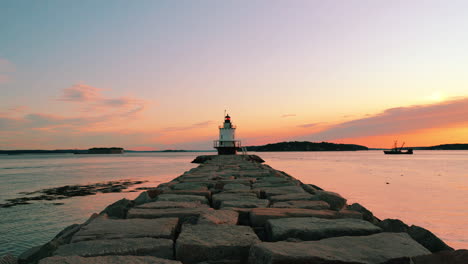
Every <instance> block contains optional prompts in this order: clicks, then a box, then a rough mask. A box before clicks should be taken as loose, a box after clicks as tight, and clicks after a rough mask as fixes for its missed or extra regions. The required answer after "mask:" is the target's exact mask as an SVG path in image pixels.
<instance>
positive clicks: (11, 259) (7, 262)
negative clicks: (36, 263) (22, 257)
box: [0, 254, 18, 264]
mask: <svg viewBox="0 0 468 264" xmlns="http://www.w3.org/2000/svg"><path fill="white" fill-rule="evenodd" d="M17 263H18V259H17V258H16V257H15V256H13V255H11V254H6V255H5V256H2V257H0V264H17Z"/></svg>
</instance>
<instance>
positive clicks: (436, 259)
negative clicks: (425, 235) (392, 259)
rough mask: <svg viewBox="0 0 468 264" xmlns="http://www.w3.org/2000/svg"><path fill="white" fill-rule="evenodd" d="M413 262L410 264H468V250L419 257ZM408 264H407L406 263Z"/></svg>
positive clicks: (413, 259) (409, 263)
mask: <svg viewBox="0 0 468 264" xmlns="http://www.w3.org/2000/svg"><path fill="white" fill-rule="evenodd" d="M411 260H412V263H411V262H407V263H408V264H441V263H447V264H448V263H450V264H466V263H468V250H467V249H459V250H455V251H441V252H438V253H434V254H430V255H424V256H418V257H414V258H411ZM405 264H406V263H405Z"/></svg>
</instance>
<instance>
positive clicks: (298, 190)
mask: <svg viewBox="0 0 468 264" xmlns="http://www.w3.org/2000/svg"><path fill="white" fill-rule="evenodd" d="M206 157H207V156H204V157H198V158H197V159H196V160H197V162H200V163H201V164H200V165H199V166H198V167H196V168H194V169H191V170H190V171H187V172H185V173H184V174H182V175H181V176H179V177H177V178H175V179H174V180H172V181H170V182H168V183H164V184H161V185H159V186H158V187H157V188H155V189H151V190H147V191H145V192H142V193H141V194H140V195H139V196H138V197H137V198H136V199H135V200H132V201H131V200H126V199H122V200H120V201H117V202H116V203H114V204H112V205H109V206H108V207H107V208H106V209H105V210H104V211H103V212H101V213H100V214H95V215H93V216H92V217H91V218H90V219H89V220H88V221H87V222H85V223H83V224H80V225H72V226H70V227H68V228H66V229H65V230H63V231H62V232H61V233H59V234H58V235H57V236H56V237H55V238H54V239H53V240H52V241H50V242H49V243H47V244H45V245H42V246H39V247H36V248H33V249H31V250H29V251H27V252H25V253H23V254H22V255H20V256H19V258H18V263H40V264H55V263H77V264H78V263H161V264H163V263H171V264H175V263H183V264H192V263H193V264H195V263H199V264H201V263H205V264H206V263H211V264H221V263H223V264H224V263H226V264H234V263H266V264H282V263H321V264H326V263H354V264H356V263H368V264H370V263H387V264H390V263H468V262H467V258H468V251H466V250H457V251H453V250H452V249H451V248H450V247H449V246H447V245H446V244H445V243H444V242H443V241H442V240H440V239H438V238H437V237H436V236H435V235H434V234H432V233H431V232H429V231H428V230H426V229H424V228H421V227H415V226H411V227H410V226H407V225H406V224H404V223H403V222H401V221H398V220H390V219H387V220H384V221H380V220H379V219H377V218H376V217H375V216H374V215H373V214H372V212H370V211H369V210H367V209H366V208H364V207H363V206H361V205H359V204H353V205H348V204H347V203H346V199H345V198H343V197H342V196H340V195H339V194H337V193H333V192H329V191H326V190H322V189H320V188H318V187H317V186H315V185H310V184H304V183H302V182H300V181H299V180H297V179H295V178H293V177H291V176H290V175H288V174H286V173H284V172H281V171H277V170H275V169H273V168H271V167H270V166H268V165H262V164H261V163H260V162H258V160H261V159H260V158H258V159H257V158H254V159H252V158H251V157H244V156H241V155H237V156H236V155H226V156H208V157H209V158H206ZM435 252H437V253H435ZM440 260H443V261H446V262H440ZM438 261H439V262H438Z"/></svg>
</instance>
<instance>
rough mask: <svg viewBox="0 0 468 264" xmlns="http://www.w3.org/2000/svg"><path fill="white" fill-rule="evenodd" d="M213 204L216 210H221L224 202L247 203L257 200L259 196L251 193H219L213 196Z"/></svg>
mask: <svg viewBox="0 0 468 264" xmlns="http://www.w3.org/2000/svg"><path fill="white" fill-rule="evenodd" d="M211 199H212V204H213V207H214V208H220V206H221V203H222V202H223V201H245V200H252V199H257V195H256V194H255V193H251V192H241V193H224V192H223V193H217V194H213V196H212V198H211Z"/></svg>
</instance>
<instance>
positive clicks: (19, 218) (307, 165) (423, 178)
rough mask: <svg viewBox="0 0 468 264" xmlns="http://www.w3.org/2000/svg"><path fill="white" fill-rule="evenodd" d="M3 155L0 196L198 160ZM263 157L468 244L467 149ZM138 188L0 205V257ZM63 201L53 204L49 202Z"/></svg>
mask: <svg viewBox="0 0 468 264" xmlns="http://www.w3.org/2000/svg"><path fill="white" fill-rule="evenodd" d="M206 154H214V153H195V152H180V153H126V154H123V155H72V154H51V155H14V156H7V155H0V203H5V199H10V198H18V197H21V196H22V195H21V194H19V193H20V192H32V191H36V190H40V189H44V188H50V187H59V186H64V185H74V184H92V183H98V182H105V181H111V180H123V179H130V180H145V181H148V182H145V183H143V184H140V185H135V186H132V187H130V188H129V190H133V189H135V188H137V187H152V186H157V185H158V184H159V183H162V182H166V181H169V180H171V179H173V178H175V177H177V176H179V175H181V174H182V173H183V172H184V171H187V170H189V169H190V168H193V167H195V166H197V165H196V164H192V163H190V162H191V161H192V160H193V159H194V158H195V157H196V156H197V155H206ZM251 154H257V155H259V156H260V157H262V158H263V159H264V160H265V161H266V164H269V165H270V166H272V167H273V168H275V169H278V170H282V171H285V172H287V173H288V174H290V175H292V176H294V177H296V178H298V179H300V180H301V181H302V182H304V183H312V184H315V185H318V186H320V187H322V188H323V189H325V190H329V191H335V192H338V193H340V194H341V195H343V196H344V197H345V198H347V199H348V203H353V202H359V203H360V204H362V205H364V206H365V207H366V208H368V209H369V210H371V211H372V212H373V213H374V215H376V216H377V217H378V218H380V219H385V218H398V219H401V220H403V221H404V222H405V223H407V224H414V225H419V226H422V227H424V228H427V229H429V230H431V231H432V232H434V233H435V234H436V235H437V236H439V237H440V238H442V239H443V240H444V241H445V242H446V243H447V244H449V245H450V246H452V247H454V248H456V249H460V248H465V249H467V248H468V228H467V224H468V151H429V150H428V151H416V152H415V154H414V155H384V154H383V153H382V152H381V151H358V152H260V153H251ZM139 192H140V191H138V192H121V193H106V194H97V195H91V196H80V197H72V198H70V199H63V200H56V201H37V202H34V201H33V204H27V205H18V206H14V207H10V208H0V234H1V235H0V256H1V255H3V254H6V253H8V252H10V253H12V254H13V255H19V254H20V253H22V252H23V251H25V250H27V249H29V248H31V247H33V246H37V245H41V244H43V243H45V242H47V241H49V240H50V239H52V238H53V237H54V236H55V235H56V234H57V233H58V232H60V231H61V230H62V229H63V228H65V227H67V226H69V225H71V224H74V223H82V222H84V221H86V220H87V219H88V218H89V216H90V215H91V214H92V213H95V212H96V213H99V212H100V211H102V210H103V209H104V208H105V207H106V206H107V205H109V204H111V203H113V202H115V201H117V200H119V199H121V198H127V199H134V198H135V197H136V196H138V194H139ZM57 202H59V203H63V204H62V205H55V204H54V203H57Z"/></svg>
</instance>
